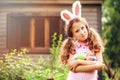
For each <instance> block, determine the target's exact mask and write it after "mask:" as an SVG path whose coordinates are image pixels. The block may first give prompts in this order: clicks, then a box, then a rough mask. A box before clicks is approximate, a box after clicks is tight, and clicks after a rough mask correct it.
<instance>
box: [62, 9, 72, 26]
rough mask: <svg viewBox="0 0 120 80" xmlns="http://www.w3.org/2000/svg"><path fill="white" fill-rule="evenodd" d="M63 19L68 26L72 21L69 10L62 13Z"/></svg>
mask: <svg viewBox="0 0 120 80" xmlns="http://www.w3.org/2000/svg"><path fill="white" fill-rule="evenodd" d="M60 15H61V19H63V20H64V21H65V22H66V23H67V24H68V23H69V21H70V20H71V19H72V14H71V12H69V11H68V10H63V11H61V14H60Z"/></svg>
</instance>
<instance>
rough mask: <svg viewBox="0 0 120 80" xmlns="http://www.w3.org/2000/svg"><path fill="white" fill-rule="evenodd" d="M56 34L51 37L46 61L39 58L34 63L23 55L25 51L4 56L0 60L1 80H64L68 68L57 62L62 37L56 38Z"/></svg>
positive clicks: (26, 51)
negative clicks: (50, 45)
mask: <svg viewBox="0 0 120 80" xmlns="http://www.w3.org/2000/svg"><path fill="white" fill-rule="evenodd" d="M57 36H58V35H57V33H54V35H53V36H52V38H53V39H52V47H51V48H50V53H51V56H49V57H46V58H49V59H48V60H51V61H47V60H46V59H44V58H43V57H42V56H40V58H39V60H38V62H36V63H35V62H34V61H33V60H32V59H31V58H30V57H28V56H26V55H25V54H26V53H28V50H27V49H21V50H17V49H13V50H11V51H10V52H9V53H6V54H4V59H3V60H0V79H1V80H49V79H53V78H54V80H66V77H67V73H68V68H67V66H64V67H63V66H62V65H61V64H60V62H59V59H58V58H59V51H60V47H61V43H62V35H61V34H60V35H59V36H58V37H57Z"/></svg>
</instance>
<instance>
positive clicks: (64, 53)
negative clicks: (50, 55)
mask: <svg viewBox="0 0 120 80" xmlns="http://www.w3.org/2000/svg"><path fill="white" fill-rule="evenodd" d="M77 22H81V23H83V24H85V27H86V29H87V31H88V38H87V42H88V46H89V49H90V50H91V51H92V52H93V53H96V54H97V53H102V52H103V51H104V46H103V43H102V40H101V37H100V35H99V34H98V33H97V31H95V30H94V29H93V28H90V27H89V26H88V23H87V22H86V20H85V19H84V18H80V19H78V18H75V19H73V20H71V21H70V22H69V24H68V25H66V27H65V32H66V35H67V36H68V38H67V39H65V40H64V41H63V43H62V46H61V51H60V59H61V62H62V63H63V64H67V61H68V59H69V56H70V54H74V53H75V48H74V43H73V39H72V37H73V33H72V26H73V24H74V23H77Z"/></svg>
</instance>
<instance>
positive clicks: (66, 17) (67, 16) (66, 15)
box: [63, 13, 70, 21]
mask: <svg viewBox="0 0 120 80" xmlns="http://www.w3.org/2000/svg"><path fill="white" fill-rule="evenodd" d="M63 16H64V17H65V19H67V20H68V21H69V20H70V16H69V15H68V14H66V13H63Z"/></svg>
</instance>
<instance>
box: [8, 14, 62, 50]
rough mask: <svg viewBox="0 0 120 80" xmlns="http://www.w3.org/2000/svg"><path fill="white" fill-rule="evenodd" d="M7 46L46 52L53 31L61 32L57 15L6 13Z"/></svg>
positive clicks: (60, 22) (60, 23)
mask: <svg viewBox="0 0 120 80" xmlns="http://www.w3.org/2000/svg"><path fill="white" fill-rule="evenodd" d="M7 20H8V21H7V22H8V24H7V30H8V34H7V44H8V45H7V48H8V49H12V48H17V49H20V48H27V49H29V51H31V52H48V51H49V47H50V46H51V39H52V38H51V36H52V35H53V33H54V32H57V33H58V34H61V33H63V32H62V31H63V30H62V29H63V28H62V27H63V22H62V21H61V20H60V17H58V16H25V15H12V14H11V15H8V18H7Z"/></svg>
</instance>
